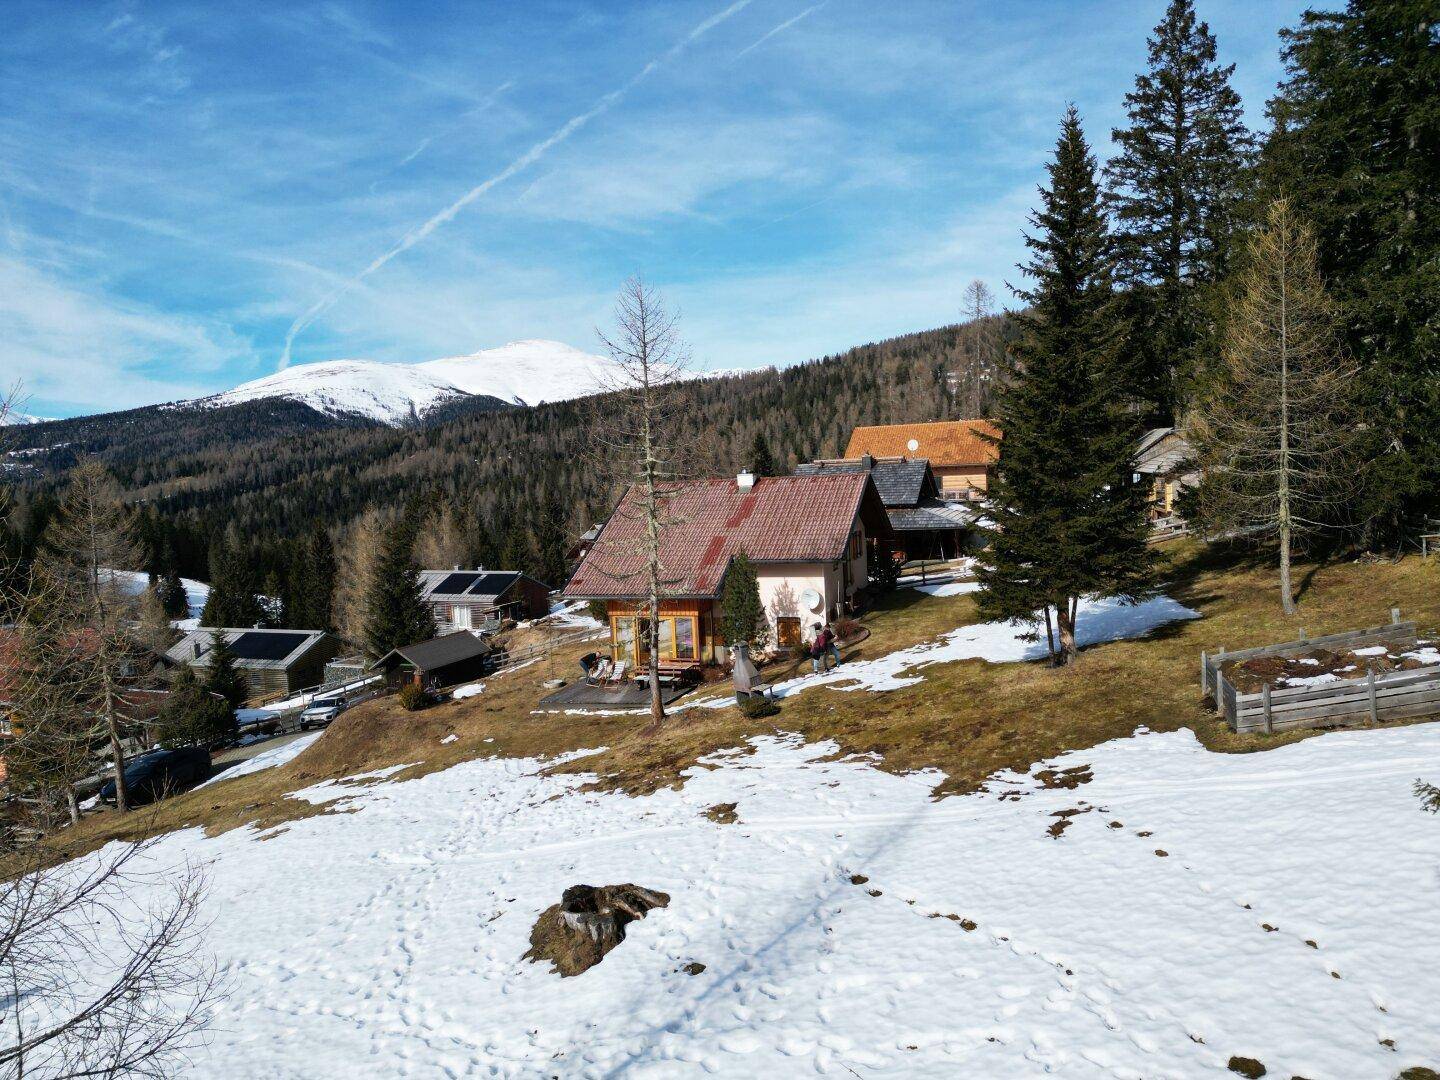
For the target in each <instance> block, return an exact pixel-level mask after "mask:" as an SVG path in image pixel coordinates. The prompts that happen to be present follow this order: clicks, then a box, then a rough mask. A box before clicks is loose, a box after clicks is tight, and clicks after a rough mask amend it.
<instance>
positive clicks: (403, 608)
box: [365, 525, 435, 657]
mask: <svg viewBox="0 0 1440 1080" xmlns="http://www.w3.org/2000/svg"><path fill="white" fill-rule="evenodd" d="M413 543H414V541H413V536H412V534H411V530H410V529H408V528H405V527H403V525H402V526H400V527H397V528H396V529H394V530H393V531H392V533H391V535H390V537H389V539H388V540H387V541H386V543H385V548H384V550H383V551H382V552H381V555H380V558H379V559H377V560H376V562H375V567H374V570H373V571H372V574H371V579H370V589H369V593H368V596H367V600H366V605H365V608H366V612H367V617H366V621H365V644H366V646H367V647H368V649H369V650H370V653H371V655H372V656H376V657H379V656H384V655H385V654H386V653H388V652H389V651H390V650H391V649H394V648H398V647H399V646H401V645H413V644H414V643H415V642H417V641H428V640H429V639H430V638H432V637H434V636H435V617H434V614H433V613H432V612H431V610H430V605H429V604H427V603H425V600H424V597H423V594H422V592H421V589H420V574H419V571H418V570H417V568H416V566H415V563H414V561H413V559H412V557H411V554H410V553H411V549H412V547H413Z"/></svg>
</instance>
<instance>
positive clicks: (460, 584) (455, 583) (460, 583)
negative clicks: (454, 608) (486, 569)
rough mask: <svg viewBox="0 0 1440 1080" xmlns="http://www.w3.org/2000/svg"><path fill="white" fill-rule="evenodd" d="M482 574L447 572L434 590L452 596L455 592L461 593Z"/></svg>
mask: <svg viewBox="0 0 1440 1080" xmlns="http://www.w3.org/2000/svg"><path fill="white" fill-rule="evenodd" d="M484 576H485V575H484V574H474V573H471V574H448V575H447V576H446V577H445V580H444V581H442V582H440V584H439V585H436V586H435V589H434V592H437V593H444V594H445V595H446V596H453V595H455V594H456V593H463V592H464V591H465V590H466V589H468V588H470V586H472V585H474V584H475V582H476V581H478V580H479V579H480V578H482V577H484Z"/></svg>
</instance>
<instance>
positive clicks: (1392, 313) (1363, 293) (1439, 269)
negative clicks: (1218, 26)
mask: <svg viewBox="0 0 1440 1080" xmlns="http://www.w3.org/2000/svg"><path fill="white" fill-rule="evenodd" d="M1283 37H1284V40H1285V43H1286V48H1285V62H1286V66H1287V69H1288V72H1289V77H1288V78H1287V80H1286V81H1285V82H1284V83H1283V84H1282V86H1281V88H1280V94H1279V96H1278V97H1276V98H1275V99H1274V100H1273V101H1272V102H1271V103H1270V114H1271V116H1272V118H1273V119H1274V121H1275V126H1274V130H1273V132H1272V134H1271V136H1270V138H1269V141H1268V142H1267V144H1266V147H1265V154H1264V166H1265V167H1264V169H1263V174H1264V179H1265V182H1266V184H1267V185H1268V186H1269V187H1270V189H1271V190H1272V193H1273V194H1276V195H1289V196H1290V197H1291V199H1292V200H1293V202H1294V204H1295V205H1296V206H1297V207H1298V208H1300V209H1301V210H1303V211H1304V212H1305V214H1306V215H1307V216H1308V217H1309V218H1310V220H1311V222H1312V223H1313V225H1314V227H1315V236H1316V239H1317V241H1318V244H1319V252H1318V253H1319V259H1320V273H1321V276H1322V277H1323V278H1324V280H1325V283H1326V286H1327V288H1328V289H1329V292H1330V295H1331V297H1332V298H1333V299H1334V300H1335V301H1336V303H1337V305H1338V307H1339V316H1340V320H1341V325H1342V327H1343V329H1344V333H1345V337H1346V343H1347V345H1348V346H1349V351H1350V353H1351V354H1352V355H1353V356H1354V357H1355V359H1356V361H1357V362H1359V363H1360V365H1361V368H1362V377H1361V384H1362V393H1363V394H1364V396H1365V398H1366V405H1367V412H1368V419H1369V423H1370V429H1371V431H1372V432H1373V433H1374V435H1375V440H1374V445H1373V447H1372V457H1373V464H1372V466H1371V471H1372V477H1371V480H1372V482H1371V483H1369V484H1368V485H1366V489H1367V491H1368V492H1369V493H1370V500H1369V503H1368V505H1367V506H1366V507H1365V508H1364V511H1365V514H1366V517H1367V518H1368V521H1369V535H1368V537H1367V539H1368V540H1369V541H1370V542H1371V543H1372V544H1377V545H1378V544H1382V543H1383V544H1386V545H1390V544H1396V543H1398V542H1400V541H1402V540H1403V539H1406V538H1408V534H1410V533H1411V527H1412V525H1413V523H1414V521H1415V520H1416V519H1417V518H1419V517H1421V516H1423V515H1440V107H1437V105H1436V103H1437V102H1440V46H1437V40H1440V8H1437V7H1436V5H1435V3H1434V0H1384V2H1381V0H1351V2H1350V3H1348V4H1347V5H1346V6H1345V9H1344V10H1343V11H1340V12H1315V11H1307V12H1306V13H1305V14H1304V15H1303V16H1301V22H1300V25H1299V27H1298V28H1296V29H1294V30H1287V31H1284V32H1283Z"/></svg>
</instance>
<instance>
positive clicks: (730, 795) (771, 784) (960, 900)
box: [140, 725, 1440, 1080]
mask: <svg viewBox="0 0 1440 1080" xmlns="http://www.w3.org/2000/svg"><path fill="white" fill-rule="evenodd" d="M292 745H293V744H292ZM755 745H756V749H757V752H756V753H754V754H753V755H746V754H742V753H731V754H722V755H718V756H716V757H715V758H713V759H711V761H710V764H711V765H713V766H715V767H714V768H713V769H712V768H697V769H695V770H692V775H691V776H690V779H689V781H688V783H687V784H686V785H685V787H684V789H683V790H680V791H669V790H664V791H661V792H658V793H657V794H655V795H652V796H648V797H643V798H632V797H629V796H625V795H620V794H593V793H589V794H587V793H581V792H579V791H577V790H576V789H577V788H578V787H579V786H580V785H581V784H582V783H583V782H584V778H583V777H569V776H567V777H559V778H545V777H542V776H540V775H539V764H538V763H537V762H533V761H523V760H505V759H497V760H493V761H475V762H469V763H466V764H463V765H460V766H457V767H455V768H452V769H449V770H447V771H445V772H441V773H436V774H432V775H430V776H426V777H423V778H420V779H416V780H411V781H402V782H382V783H373V784H368V785H367V784H364V783H350V784H347V783H340V784H336V783H333V782H331V783H327V784H324V785H320V786H318V787H317V788H314V789H309V790H308V791H307V792H305V793H304V794H303V796H302V797H305V798H307V799H311V800H314V801H321V800H328V801H332V802H333V803H334V804H335V805H336V806H337V807H338V808H339V809H341V810H354V811H356V812H354V813H342V814H337V815H335V816H323V817H316V818H310V819H306V820H301V821H296V822H294V823H292V824H290V825H289V826H288V827H286V828H284V829H283V830H282V831H280V832H278V834H275V835H273V836H272V838H270V839H267V840H265V841H263V842H261V841H258V840H257V838H256V836H255V835H254V834H253V833H251V832H247V831H236V832H232V833H229V834H226V835H224V836H221V837H218V838H216V839H213V840H207V839H205V838H204V837H203V836H201V835H200V834H199V832H198V831H190V832H187V833H183V834H177V835H174V836H171V837H168V838H167V839H165V840H164V841H163V842H162V843H161V844H159V845H158V846H157V847H156V848H155V849H154V857H155V858H157V859H159V860H162V861H170V862H179V861H181V860H183V859H186V858H192V859H199V860H201V861H203V862H205V863H207V864H208V865H209V873H210V876H211V882H212V884H211V892H210V895H209V898H208V912H209V915H210V916H211V917H212V918H213V920H214V923H213V928H212V931H211V938H210V943H211V945H212V947H213V948H214V949H215V950H216V952H217V953H218V957H219V960H220V962H221V963H222V964H223V966H224V968H225V969H226V971H227V972H228V974H229V975H230V977H231V978H232V980H233V994H232V996H231V998H230V1002H229V1005H228V1007H227V1008H226V1011H225V1012H224V1014H223V1015H222V1016H221V1017H220V1018H219V1021H218V1023H217V1025H216V1027H215V1029H214V1031H213V1037H212V1042H211V1044H210V1046H209V1048H208V1049H207V1050H205V1051H203V1052H201V1053H200V1055H199V1056H198V1057H197V1058H196V1059H195V1061H194V1064H193V1067H192V1069H191V1071H190V1072H189V1073H188V1075H191V1076H196V1077H206V1078H216V1080H228V1078H234V1080H241V1078H245V1080H250V1078H253V1077H258V1076H264V1077H277V1078H301V1077H303V1078H307V1080H319V1078H327V1077H336V1078H340V1077H344V1078H350V1077H354V1076H386V1077H392V1076H394V1077H445V1076H449V1077H461V1076H464V1077H471V1076H504V1077H541V1076H560V1077H572V1076H583V1077H618V1076H624V1077H666V1078H669V1077H686V1076H704V1075H717V1076H726V1077H736V1078H746V1080H749V1078H754V1077H804V1076H814V1075H817V1074H819V1075H828V1076H843V1077H852V1076H860V1077H894V1078H900V1077H907V1078H908V1077H943V1078H954V1077H977V1078H982V1077H983V1078H987V1080H990V1078H1008V1077H1038V1076H1044V1075H1056V1076H1064V1077H1067V1078H1069V1077H1114V1078H1125V1077H1130V1078H1142V1077H1143V1078H1154V1077H1217V1078H1218V1077H1226V1076H1232V1075H1233V1074H1231V1073H1229V1072H1227V1070H1226V1063H1227V1062H1228V1060H1229V1058H1230V1057H1231V1055H1242V1056H1246V1057H1251V1058H1255V1059H1258V1060H1259V1061H1261V1062H1263V1063H1264V1064H1265V1066H1266V1068H1267V1069H1268V1070H1269V1075H1271V1076H1277V1077H1289V1076H1293V1075H1300V1076H1305V1077H1310V1078H1311V1080H1321V1078H1344V1080H1367V1078H1374V1080H1389V1078H1391V1077H1394V1076H1395V1075H1396V1073H1398V1072H1399V1071H1400V1070H1401V1069H1403V1068H1405V1067H1407V1066H1410V1065H1416V1064H1422V1063H1428V1064H1431V1065H1434V1064H1436V1063H1437V1062H1440V1025H1437V1024H1436V1022H1435V1015H1436V1013H1435V1009H1436V1003H1437V1002H1440V936H1437V935H1436V933H1435V925H1434V924H1435V913H1436V911H1437V908H1440V820H1437V819H1436V818H1434V817H1432V816H1429V815H1426V814H1424V813H1422V812H1421V811H1420V809H1419V806H1418V803H1417V802H1416V800H1415V799H1414V798H1413V797H1412V796H1411V794H1410V784H1411V781H1412V779H1413V778H1414V777H1416V776H1417V775H1427V774H1428V775H1432V776H1433V775H1434V774H1435V773H1436V772H1437V763H1440V725H1422V726H1415V727H1408V728H1397V729H1391V730H1384V731H1368V732H1348V733H1341V734H1329V735H1324V736H1321V737H1318V738H1314V739H1311V740H1309V741H1306V742H1303V743H1299V744H1296V745H1292V746H1287V747H1282V748H1280V749H1277V750H1274V751H1271V752H1269V753H1264V754H1253V755H1233V756H1232V755H1216V754H1211V753H1209V752H1207V751H1206V750H1204V749H1203V748H1202V747H1200V746H1199V745H1198V743H1196V741H1195V740H1194V738H1193V737H1192V736H1191V735H1190V734H1189V733H1188V732H1180V733H1173V734H1143V733H1142V734H1138V735H1137V736H1136V737H1134V738H1130V739H1124V740H1119V741H1116V742H1111V743H1107V744H1105V745H1103V746H1100V747H1096V748H1094V749H1091V750H1088V751H1084V752H1080V753H1076V754H1071V755H1067V756H1065V757H1063V758H1061V759H1059V760H1057V761H1056V762H1054V763H1053V764H1054V765H1056V766H1058V767H1061V768H1072V767H1076V766H1081V765H1088V766H1089V767H1090V769H1091V771H1092V773H1093V780H1092V781H1091V782H1089V783H1085V784H1082V785H1081V786H1079V787H1077V788H1075V789H1074V790H1059V789H1050V788H1044V787H1043V786H1042V785H1041V784H1040V783H1039V782H1038V781H1037V780H1036V779H1034V778H1031V777H1019V776H1016V777H1009V778H1005V780H1004V782H1002V783H999V784H995V785H992V787H993V790H992V791H990V792H988V793H985V794H977V795H971V796H962V797H954V798H949V799H945V800H943V801H939V802H936V801H934V800H932V799H931V797H930V792H931V790H932V788H933V787H934V785H935V784H936V782H937V781H938V779H939V777H938V776H937V775H935V774H933V773H932V774H916V775H912V776H908V777H897V776H892V775H889V774H886V773H884V772H881V771H878V770H876V769H874V768H873V767H872V766H870V765H869V764H867V763H865V762H864V761H854V760H850V761H826V760H824V759H825V757H826V755H827V753H829V752H830V751H831V750H832V749H833V748H832V747H830V746H827V745H805V744H803V743H802V742H801V741H800V740H799V739H798V738H785V739H773V738H770V739H760V740H758V741H757V742H756V744H755ZM728 802H734V803H736V804H737V810H736V813H737V814H738V817H739V820H738V822H737V823H735V824H729V825H718V824H714V823H712V822H711V821H710V820H708V819H706V818H704V817H702V816H701V811H702V810H704V809H705V808H706V807H709V806H712V805H714V804H717V803H728ZM1062 810H1078V811H1081V812H1079V813H1077V814H1075V815H1074V816H1071V817H1069V818H1059V817H1055V816H1054V815H1055V814H1056V813H1057V812H1058V811H1062ZM1066 820H1068V821H1069V822H1070V824H1069V827H1068V828H1067V829H1066V830H1065V831H1064V832H1063V835H1061V836H1059V837H1058V838H1056V837H1052V836H1051V835H1050V832H1051V829H1052V826H1055V825H1056V823H1057V822H1061V821H1066ZM317 870H321V871H322V872H317ZM852 876H857V878H856V880H857V881H858V880H859V876H863V877H864V878H865V879H867V880H865V881H863V882H860V883H858V884H857V883H852ZM580 882H584V883H589V884H596V885H600V884H616V883H620V882H635V883H637V884H640V885H644V886H647V887H650V888H655V889H661V890H664V891H666V892H668V893H670V894H671V896H672V900H671V903H670V906H669V907H668V908H666V909H664V910H657V911H655V912H652V913H651V915H650V917H649V918H648V919H646V920H645V921H643V922H639V923H636V924H634V925H632V927H631V928H630V934H629V938H628V939H627V940H626V941H625V942H624V943H622V944H621V945H620V946H619V948H618V949H617V950H616V951H614V952H613V953H611V954H610V955H609V956H608V957H607V958H606V959H605V961H604V962H603V963H602V964H600V965H599V966H598V967H596V968H594V969H592V970H590V971H588V972H586V973H585V974H583V975H581V976H579V977H577V978H574V979H563V980H562V979H561V978H559V977H558V976H556V975H553V974H551V973H549V972H548V971H547V970H546V969H545V968H544V967H543V966H539V965H533V964H529V963H526V962H522V961H521V959H520V957H521V955H522V953H524V952H525V950H526V947H527V944H528V935H529V932H530V928H531V925H532V923H533V922H534V920H535V918H536V916H537V915H538V914H539V912H540V911H541V910H543V909H544V908H545V907H547V906H548V905H550V904H552V903H554V902H556V901H557V900H558V899H559V897H560V893H561V890H562V889H564V888H565V887H566V886H568V885H571V884H575V883H580ZM140 899H141V900H142V902H143V899H144V898H140ZM692 961H693V962H698V963H700V964H703V965H705V968H704V970H703V971H702V972H700V973H699V974H696V975H690V974H687V973H686V972H685V971H684V970H682V967H683V966H684V965H687V964H690V963H691V962H692ZM1387 1043H1390V1044H1393V1048H1392V1046H1391V1045H1387Z"/></svg>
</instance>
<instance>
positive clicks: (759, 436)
mask: <svg viewBox="0 0 1440 1080" xmlns="http://www.w3.org/2000/svg"><path fill="white" fill-rule="evenodd" d="M750 471H751V472H753V473H754V474H755V475H756V476H777V475H778V474H779V472H780V469H779V467H778V466H777V465H776V464H775V456H774V455H773V454H771V453H770V444H769V443H768V442H766V441H765V433H764V432H763V431H757V432H756V433H755V441H754V442H753V443H751V444H750Z"/></svg>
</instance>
